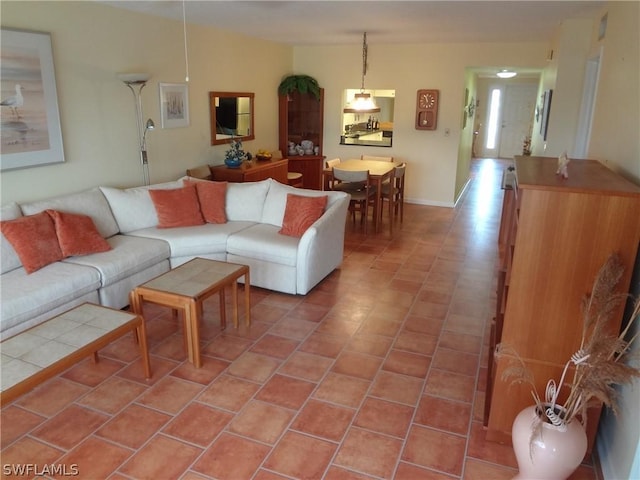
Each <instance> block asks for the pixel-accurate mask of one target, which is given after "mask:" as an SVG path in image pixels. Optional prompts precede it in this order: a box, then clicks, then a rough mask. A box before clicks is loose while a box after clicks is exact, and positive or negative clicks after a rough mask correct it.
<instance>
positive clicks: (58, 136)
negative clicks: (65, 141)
mask: <svg viewBox="0 0 640 480" xmlns="http://www.w3.org/2000/svg"><path fill="white" fill-rule="evenodd" d="M0 35H1V37H2V38H1V40H2V41H1V43H0V78H1V79H2V82H1V84H0V90H1V94H2V95H1V97H0V121H1V122H2V128H1V129H0V170H14V169H18V168H26V167H37V166H41V165H48V164H52V163H61V162H64V150H63V145H62V130H61V128H60V114H59V112H58V94H57V90H56V79H55V72H54V68H53V53H52V50H51V35H50V34H48V33H44V32H31V31H26V30H13V29H8V28H3V29H2V30H1V32H0Z"/></svg>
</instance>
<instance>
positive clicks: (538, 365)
mask: <svg viewBox="0 0 640 480" xmlns="http://www.w3.org/2000/svg"><path fill="white" fill-rule="evenodd" d="M556 169H557V159H556V158H546V157H524V156H523V157H516V158H515V170H514V171H513V172H512V176H513V179H514V181H513V182H511V185H506V186H505V194H504V202H503V211H502V219H501V225H500V231H499V251H500V261H499V267H498V292H497V305H496V312H495V318H494V320H493V323H492V325H491V340H490V343H491V344H490V353H489V368H488V383H487V390H486V398H485V424H486V426H487V439H489V440H495V441H500V442H509V441H510V438H511V426H512V424H513V420H514V418H515V417H516V415H517V414H518V413H519V412H520V411H521V410H522V409H523V408H525V407H526V406H528V405H531V404H532V403H533V399H532V397H531V393H530V388H529V386H528V385H525V384H522V385H512V386H510V385H509V383H508V382H507V381H504V380H502V379H501V376H502V374H503V372H504V370H505V368H506V367H507V366H508V364H509V359H508V358H505V357H502V358H499V357H495V356H494V355H493V353H494V350H495V346H496V345H497V344H498V343H501V342H502V343H504V344H506V345H510V346H511V347H513V348H514V349H515V350H516V351H517V352H518V354H519V355H520V356H521V357H522V359H523V361H524V362H525V364H526V366H527V367H528V368H529V369H530V370H531V372H532V373H533V375H534V378H535V383H536V386H537V391H538V393H539V394H540V395H541V396H542V398H543V399H544V391H545V386H546V383H547V381H548V380H549V379H551V378H553V379H555V381H556V383H557V382H558V381H559V379H560V376H561V373H562V369H563V367H564V364H565V362H566V361H567V360H569V358H570V357H571V355H572V354H573V353H574V352H575V351H576V350H578V348H579V344H580V338H581V332H582V314H581V310H580V302H581V299H582V298H583V296H584V295H585V294H587V293H589V292H590V291H591V287H592V285H593V280H594V279H595V277H596V275H597V272H598V270H599V269H600V267H601V266H602V265H603V264H604V263H605V261H606V260H607V258H608V257H609V255H610V254H611V253H613V252H617V253H618V254H619V256H620V259H621V261H622V263H623V264H624V266H625V271H624V274H623V277H622V279H621V281H620V283H619V285H618V289H619V291H620V292H628V291H629V284H630V279H631V274H632V270H633V266H634V263H635V260H636V255H637V254H638V244H639V242H640V187H638V186H636V185H634V184H633V183H631V182H629V181H627V180H625V179H624V178H622V177H621V176H620V175H617V174H616V173H614V172H613V171H611V170H610V169H608V168H607V167H605V166H604V165H603V164H602V163H600V162H598V161H595V160H572V161H571V162H570V163H569V166H568V174H569V177H568V178H566V179H565V178H563V177H562V176H560V175H556ZM510 176H511V175H510ZM622 316H623V306H620V308H618V310H617V311H616V312H614V315H613V317H612V320H613V321H612V325H611V327H612V330H615V332H613V333H615V334H617V333H618V332H619V330H620V325H621V322H622ZM561 400H563V399H562V398H561ZM600 410H601V408H592V409H591V410H590V413H589V419H588V423H587V437H588V440H589V447H588V452H591V449H592V447H593V442H594V439H595V434H596V431H597V427H598V419H599V415H600Z"/></svg>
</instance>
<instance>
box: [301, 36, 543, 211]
mask: <svg viewBox="0 0 640 480" xmlns="http://www.w3.org/2000/svg"><path fill="white" fill-rule="evenodd" d="M367 42H368V44H369V52H368V60H369V62H368V63H369V70H368V72H367V76H366V79H365V86H366V87H367V89H395V91H396V100H395V118H394V128H393V146H392V147H391V148H382V147H359V146H358V147H354V146H346V145H340V144H339V143H340V134H341V129H342V123H341V120H342V109H343V108H344V105H342V104H341V98H342V93H343V90H344V89H347V88H358V86H359V85H360V82H361V73H362V46H361V44H360V45H349V46H316V47H310V46H305V47H295V49H294V67H295V70H296V72H297V73H306V74H309V75H312V76H314V77H315V78H316V79H317V80H318V82H319V83H320V85H321V86H322V87H324V89H325V95H324V98H325V104H324V154H325V155H326V156H327V158H334V157H340V158H342V159H347V158H352V157H356V158H359V157H360V154H362V153H366V154H371V155H375V154H378V155H380V154H382V153H384V154H385V155H392V156H393V157H395V158H397V159H399V160H401V161H406V162H407V177H406V189H407V193H406V200H407V201H409V202H412V203H420V204H429V205H442V206H453V204H454V202H455V200H456V184H458V188H459V187H460V185H461V184H464V180H463V179H461V178H460V176H461V174H460V173H458V172H457V168H458V167H457V164H458V154H459V148H460V145H461V140H462V139H464V138H465V136H464V135H463V132H462V107H463V103H464V88H465V86H466V85H467V83H466V77H465V71H466V69H467V67H473V66H493V65H495V66H496V69H498V67H502V66H503V65H510V66H512V67H518V66H523V67H524V66H528V67H534V68H543V67H544V66H545V64H546V60H545V57H546V51H547V46H546V45H545V44H541V43H526V44H509V45H504V44H482V43H480V44H427V45H415V44H410V45H382V44H378V43H376V41H375V35H373V34H371V35H367ZM421 88H433V89H438V90H440V109H439V113H438V127H437V130H434V131H429V130H416V129H415V128H414V118H415V108H416V106H415V101H416V91H417V90H418V89H421ZM468 128H469V127H468ZM445 129H449V131H450V135H449V136H448V137H447V136H445V133H444V132H445ZM465 142H466V143H468V140H465ZM465 142H462V143H463V144H464V143H465ZM465 148H467V147H465ZM467 150H468V148H467ZM467 176H468V171H467ZM457 177H458V178H457Z"/></svg>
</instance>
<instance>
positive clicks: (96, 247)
mask: <svg viewBox="0 0 640 480" xmlns="http://www.w3.org/2000/svg"><path fill="white" fill-rule="evenodd" d="M46 212H47V213H48V214H49V216H50V217H51V219H52V220H53V223H54V225H55V228H56V234H57V235H58V243H59V244H60V249H61V250H62V255H64V256H65V257H73V256H77V255H88V254H90V253H99V252H106V251H108V250H111V245H109V242H107V241H106V240H105V239H104V238H102V236H101V235H100V233H98V229H97V228H96V225H95V223H93V220H92V219H91V217H89V216H87V215H79V214H76V213H67V212H60V211H58V210H46Z"/></svg>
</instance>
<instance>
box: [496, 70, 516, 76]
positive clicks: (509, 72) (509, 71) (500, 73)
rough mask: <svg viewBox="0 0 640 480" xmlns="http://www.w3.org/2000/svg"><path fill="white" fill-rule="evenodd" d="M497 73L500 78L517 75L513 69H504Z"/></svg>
mask: <svg viewBox="0 0 640 480" xmlns="http://www.w3.org/2000/svg"><path fill="white" fill-rule="evenodd" d="M496 75H497V76H498V77H500V78H513V77H515V76H516V75H517V73H516V72H512V71H511V70H502V71H500V72H498V73H496Z"/></svg>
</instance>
